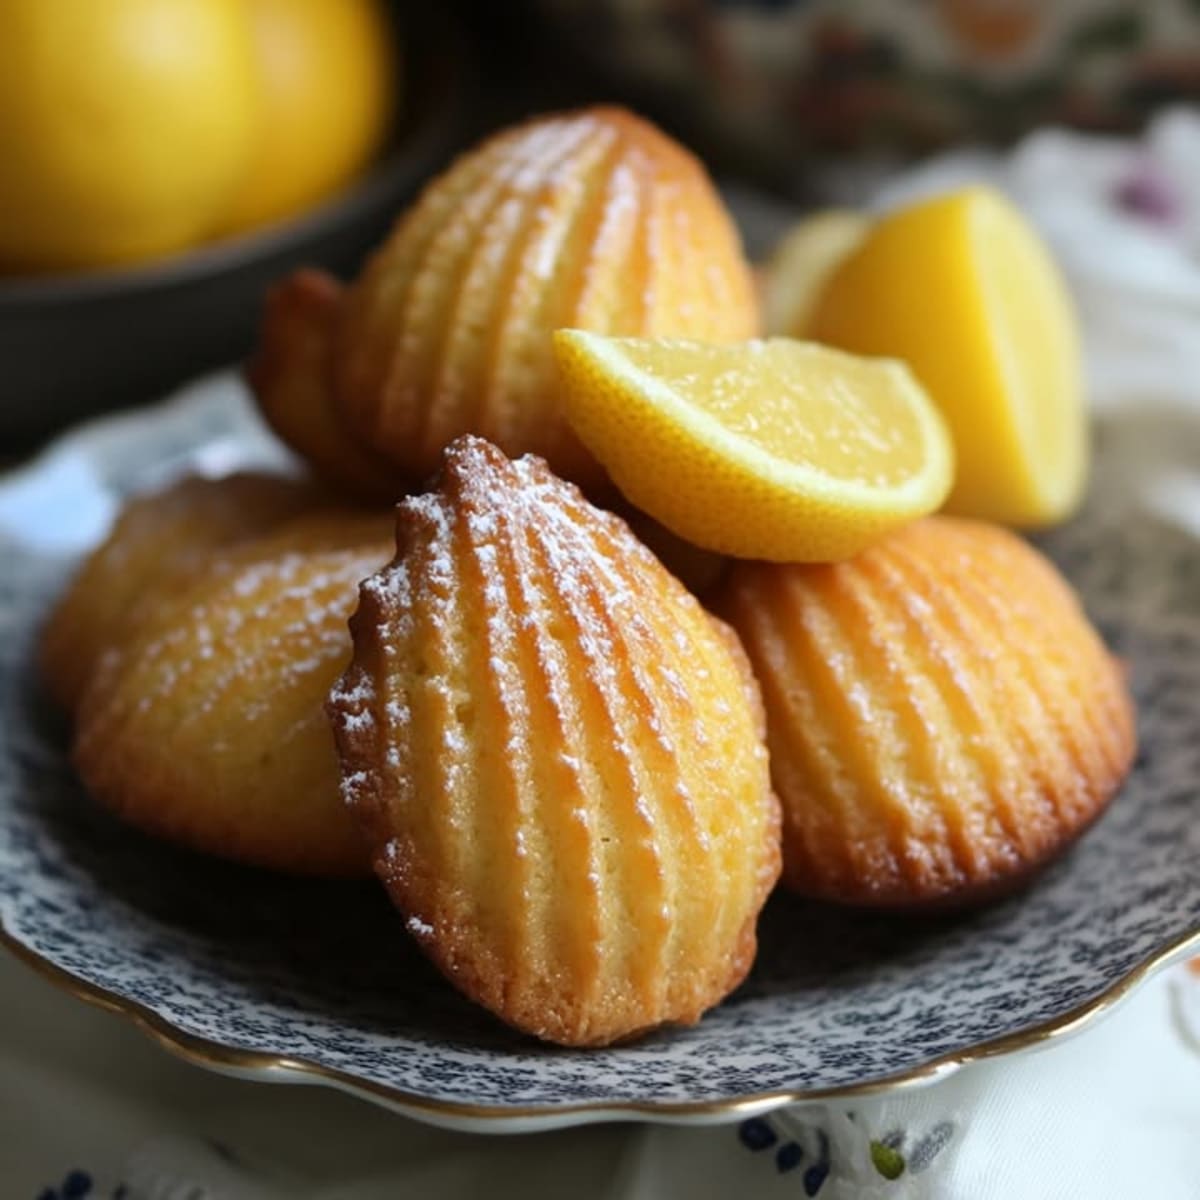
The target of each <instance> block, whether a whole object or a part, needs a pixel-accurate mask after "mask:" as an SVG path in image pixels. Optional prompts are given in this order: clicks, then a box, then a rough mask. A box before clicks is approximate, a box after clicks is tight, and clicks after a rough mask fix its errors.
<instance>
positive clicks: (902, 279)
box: [805, 187, 1088, 526]
mask: <svg viewBox="0 0 1200 1200" xmlns="http://www.w3.org/2000/svg"><path fill="white" fill-rule="evenodd" d="M805 336H806V337H811V338H814V339H815V340H817V341H820V342H826V343H828V344H829V345H831V346H838V347H840V348H841V349H843V350H849V351H851V352H853V353H855V354H885V355H889V356H891V357H894V358H899V359H902V360H903V361H904V362H906V363H908V365H909V366H910V367H912V369H913V373H914V374H915V375H916V377H917V378H918V379H919V380H920V381H921V383H922V384H923V385H924V386H925V388H926V389H927V390H928V392H929V395H930V396H931V397H932V398H933V401H934V403H935V404H937V406H938V408H939V409H940V410H941V412H942V415H943V416H944V417H945V418H946V421H947V423H948V424H949V426H950V431H951V433H952V434H953V436H954V446H955V450H956V452H957V455H958V477H957V480H956V482H955V485H954V490H953V492H952V493H951V494H950V498H949V500H948V501H947V504H946V508H947V510H948V511H950V512H956V513H961V514H962V515H964V516H970V517H982V518H985V519H988V520H992V521H1001V522H1004V523H1006V524H1010V525H1021V526H1037V525H1046V524H1050V523H1051V522H1054V521H1058V520H1061V519H1062V518H1063V517H1065V516H1067V515H1068V514H1069V513H1070V512H1071V510H1072V509H1073V508H1075V506H1076V505H1077V504H1078V503H1079V500H1080V497H1081V496H1082V494H1083V488H1084V483H1085V478H1086V475H1087V461H1088V444H1087V423H1086V412H1085V408H1084V396H1083V369H1082V364H1081V352H1080V339H1079V331H1078V328H1077V323H1076V319H1075V314H1074V312H1073V310H1072V307H1071V301H1070V297H1069V296H1068V294H1067V289H1066V286H1065V285H1064V283H1063V280H1062V277H1061V275H1060V274H1059V271H1058V268H1057V266H1056V265H1055V263H1054V260H1053V258H1052V257H1051V255H1050V253H1049V251H1048V250H1047V249H1046V247H1045V246H1044V245H1043V243H1042V241H1041V239H1040V238H1039V237H1038V235H1037V233H1036V232H1035V231H1034V229H1033V228H1032V227H1031V226H1030V225H1029V224H1028V223H1027V222H1026V220H1025V218H1024V217H1023V216H1022V215H1021V214H1020V213H1019V212H1018V211H1017V209H1015V208H1014V207H1013V206H1012V205H1011V204H1010V203H1009V202H1008V201H1007V200H1006V199H1005V198H1004V197H1003V196H1002V195H1000V194H999V193H998V192H995V191H993V190H992V189H990V188H986V187H970V188H964V189H961V190H959V191H957V192H951V193H948V194H946V195H942V196H937V197H935V198H933V199H931V200H923V201H920V202H918V203H916V204H913V205H911V206H909V207H907V208H903V209H898V210H897V211H895V212H892V213H889V214H888V215H886V216H884V217H882V218H880V219H879V221H877V222H876V223H875V224H874V225H873V226H872V227H871V229H870V230H869V231H868V232H867V233H866V235H865V237H864V238H863V239H862V240H861V241H860V242H859V243H858V245H857V246H856V247H855V248H853V249H852V250H851V251H850V252H849V254H847V255H846V256H845V257H844V258H843V259H842V260H841V261H840V262H839V263H838V264H837V265H836V266H835V267H834V269H833V271H832V273H831V275H830V277H829V280H828V283H827V284H826V285H825V287H824V289H823V290H822V291H821V294H820V296H819V297H818V299H817V301H816V305H815V308H814V310H813V313H812V317H811V319H810V320H809V322H808V324H807V325H806V327H805Z"/></svg>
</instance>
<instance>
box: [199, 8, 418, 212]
mask: <svg viewBox="0 0 1200 1200" xmlns="http://www.w3.org/2000/svg"><path fill="white" fill-rule="evenodd" d="M246 7H247V10H248V12H249V16H250V23H251V27H252V30H253V34H254V42H255V47H256V51H257V58H258V61H259V64H260V73H261V80H262V88H263V103H264V107H265V112H264V121H263V126H262V130H263V133H262V136H261V137H260V139H259V142H258V146H257V151H256V153H255V156H254V161H253V164H252V166H251V168H250V170H249V172H248V173H247V174H246V175H245V177H244V178H243V179H242V183H241V187H240V188H239V190H238V192H237V194H236V196H234V198H233V201H232V203H231V205H230V206H229V208H228V209H227V211H226V212H225V214H224V218H223V221H222V227H223V228H224V229H226V230H231V231H232V230H239V229H249V228H253V227H255V226H259V225H265V224H268V223H269V222H271V221H275V220H278V219H279V218H281V217H285V216H288V215H290V214H293V213H298V212H302V211H303V210H304V209H306V208H309V207H310V206H311V205H313V204H315V203H316V202H317V201H319V200H322V199H324V198H325V197H326V196H328V195H330V194H331V193H332V192H334V191H336V190H337V189H338V188H339V187H340V186H341V185H342V184H344V183H346V182H347V181H348V180H349V179H351V178H352V177H353V176H354V175H355V174H357V173H358V172H359V171H360V170H361V169H362V167H363V166H364V165H365V164H366V163H367V162H368V161H369V160H370V158H371V157H372V155H374V153H375V152H376V151H377V150H378V149H379V146H380V144H381V143H382V141H383V138H384V135H385V134H386V132H387V126H388V122H389V120H390V119H391V115H392V110H393V98H394V95H395V86H396V85H395V79H396V66H397V64H396V63H395V61H394V59H395V56H394V54H393V53H392V40H391V37H390V35H389V31H388V27H387V23H386V18H385V16H384V12H383V9H382V7H381V6H380V4H379V3H378V0H246Z"/></svg>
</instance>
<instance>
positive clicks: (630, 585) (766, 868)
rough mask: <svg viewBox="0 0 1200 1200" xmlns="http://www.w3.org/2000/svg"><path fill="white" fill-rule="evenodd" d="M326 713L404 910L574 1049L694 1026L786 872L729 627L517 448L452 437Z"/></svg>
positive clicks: (449, 961) (747, 687) (361, 615)
mask: <svg viewBox="0 0 1200 1200" xmlns="http://www.w3.org/2000/svg"><path fill="white" fill-rule="evenodd" d="M397 545H398V550H397V555H396V558H395V559H394V561H393V562H392V563H391V564H390V565H389V566H388V567H386V568H385V569H384V570H383V571H381V572H380V573H379V574H377V575H374V576H373V577H372V578H370V579H368V580H366V581H365V582H364V583H363V585H362V589H361V599H360V602H359V608H358V611H357V612H356V614H355V615H354V617H353V618H352V620H351V623H350V624H351V631H352V634H353V639H354V659H353V663H352V665H351V666H350V668H349V670H347V672H346V673H345V675H344V676H343V678H342V679H341V681H340V682H339V683H338V684H337V686H336V688H335V689H334V691H333V693H332V696H331V699H330V703H329V712H330V716H331V719H332V722H333V727H334V731H335V734H336V739H337V744H338V749H339V752H340V755H341V761H342V772H343V786H344V791H345V796H346V799H347V801H348V802H349V804H350V806H351V808H352V809H353V811H354V813H355V814H356V816H357V817H358V818H359V820H360V821H361V822H362V825H363V827H364V829H365V830H366V833H367V837H368V840H369V842H370V845H371V848H372V852H373V856H374V863H375V869H376V872H377V874H378V875H379V877H380V878H381V879H382V880H383V882H384V884H385V885H386V887H387V889H388V891H389V893H390V895H391V897H392V899H393V900H394V901H395V903H396V905H397V906H398V907H399V909H400V910H401V911H402V912H403V913H404V915H405V917H406V918H407V924H408V929H409V931H410V932H411V933H412V935H413V936H414V937H415V938H416V940H417V942H418V943H419V944H420V946H421V947H422V949H423V950H424V951H425V952H426V953H427V954H428V955H429V957H430V958H431V959H432V960H433V961H434V962H435V963H436V964H437V965H438V966H439V967H440V968H441V970H442V971H443V972H444V974H445V975H446V977H447V978H448V979H449V980H450V981H451V982H452V983H454V984H455V986H456V987H458V988H460V989H461V990H462V991H463V992H465V993H466V994H467V995H468V996H470V997H472V998H473V999H475V1000H476V1001H478V1002H480V1003H481V1004H483V1005H485V1006H486V1007H487V1008H489V1009H490V1010H491V1011H492V1012H494V1013H496V1014H497V1015H498V1016H500V1017H501V1018H502V1019H503V1020H505V1021H507V1022H509V1023H510V1024H512V1025H514V1026H516V1027H517V1028H518V1029H520V1030H523V1031H525V1032H527V1033H531V1034H534V1035H536V1036H537V1037H540V1038H543V1039H546V1040H549V1041H552V1042H558V1043H563V1044H568V1045H588V1044H604V1043H608V1042H612V1041H614V1040H617V1039H621V1038H626V1037H629V1036H631V1035H633V1034H635V1033H638V1032H639V1031H642V1030H646V1029H649V1028H652V1027H654V1026H658V1025H661V1024H663V1023H667V1022H693V1021H695V1020H697V1019H698V1018H699V1016H700V1014H701V1013H702V1012H703V1011H704V1010H705V1009H706V1008H708V1007H710V1006H711V1005H713V1004H715V1003H717V1002H718V1001H719V1000H720V999H721V998H722V997H723V996H725V995H726V994H727V993H728V992H729V991H730V990H731V989H732V988H733V987H735V986H736V985H737V984H738V983H739V982H740V981H741V979H742V978H743V977H744V975H745V974H746V971H747V970H748V969H749V966H750V963H751V960H752V958H753V956H754V950H755V923H756V919H757V916H758V913H759V910H760V908H761V906H762V904H763V902H764V900H765V898H766V895H767V893H768V891H769V890H770V888H771V886H772V885H773V884H774V882H775V880H776V877H777V875H778V871H779V845H778V838H779V827H778V822H779V814H778V804H777V801H776V800H775V798H774V796H773V795H772V794H771V791H770V786H769V782H768V768H767V758H766V750H765V747H764V745H763V742H762V733H763V729H762V714H761V707H760V703H759V700H758V695H757V689H756V688H755V686H754V682H753V679H752V677H751V675H750V673H749V670H748V666H747V664H746V661H745V658H744V655H743V654H742V652H741V650H740V647H739V646H738V644H737V639H736V638H735V637H733V635H732V633H731V632H730V631H729V630H728V629H727V628H726V627H725V626H723V625H722V624H721V623H720V622H718V621H716V620H715V619H713V618H712V617H710V616H709V615H708V614H707V613H705V611H704V610H703V609H702V608H701V607H700V606H699V604H698V603H697V602H696V600H695V599H694V598H693V597H692V596H691V594H690V593H688V592H687V591H686V589H684V587H683V586H682V585H681V584H680V583H679V582H678V581H677V580H676V579H675V578H674V577H673V576H671V575H670V574H669V573H668V572H667V571H666V570H664V569H663V567H662V566H661V564H660V563H659V562H658V561H657V559H655V558H654V556H653V555H652V554H651V553H650V552H649V551H648V550H647V549H646V548H645V547H644V546H643V545H642V544H641V543H640V542H639V541H638V540H637V539H636V538H635V537H634V536H633V535H632V534H631V533H630V531H629V529H628V527H627V526H626V525H625V524H624V523H623V522H622V521H620V520H619V519H618V518H616V517H614V516H612V515H611V514H608V513H605V512H602V511H600V510H598V509H596V508H593V507H592V506H591V505H589V504H588V503H587V502H586V501H584V500H583V498H582V496H581V495H580V493H579V491H578V490H577V489H576V488H574V487H573V486H570V485H568V484H565V483H563V482H562V481H561V480H559V479H557V478H556V477H555V476H554V475H553V474H551V472H550V471H549V469H548V468H547V467H546V465H545V463H544V462H542V461H541V460H540V459H537V458H534V457H532V456H526V457H524V458H521V459H519V460H517V461H515V462H510V461H509V460H508V459H507V458H506V457H505V456H504V455H503V454H502V453H501V452H500V451H499V450H497V449H496V448H495V447H494V446H492V445H490V444H489V443H487V442H485V441H484V440H482V439H480V438H475V437H464V438H460V439H458V440H457V441H455V442H454V443H453V444H452V445H451V446H450V448H449V449H448V450H447V452H446V454H445V462H444V466H443V470H442V473H441V477H440V483H439V486H438V489H437V490H436V491H434V492H432V493H430V494H428V495H425V496H420V497H410V498H409V499H407V500H405V501H403V502H402V503H401V505H400V507H399V509H398V522H397Z"/></svg>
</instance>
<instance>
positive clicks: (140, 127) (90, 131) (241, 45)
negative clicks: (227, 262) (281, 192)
mask: <svg viewBox="0 0 1200 1200" xmlns="http://www.w3.org/2000/svg"><path fill="white" fill-rule="evenodd" d="M259 106H260V100H259V88H258V80H257V76H256V68H255V63H254V50H253V45H252V43H251V39H250V30H249V26H248V23H247V21H246V17H245V13H244V11H243V4H242V0H104V2H103V3H83V4H72V3H63V0H4V3H3V4H0V146H2V147H3V154H2V155H0V268H3V269H4V270H56V269H67V268H74V267H96V266H103V265H106V264H109V263H120V262H131V261H135V260H138V259H144V258H150V257H153V256H155V255H159V254H166V253H169V252H171V251H173V250H177V249H179V248H181V247H183V246H186V245H189V244H190V243H192V242H195V241H196V240H198V239H199V238H201V237H203V236H204V235H205V234H206V233H207V232H208V231H210V230H211V229H212V228H213V225H214V223H215V222H216V220H217V219H218V216H219V214H220V212H221V210H222V209H223V208H224V207H225V206H226V205H227V204H228V202H229V199H230V197H231V196H232V194H233V189H234V188H235V187H236V186H237V183H238V180H239V179H240V178H241V177H242V175H243V173H244V172H245V170H246V169H247V166H248V165H249V163H250V160H251V156H252V154H253V153H254V147H255V142H256V139H257V137H258V134H259V120H260V111H259Z"/></svg>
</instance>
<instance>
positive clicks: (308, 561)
mask: <svg viewBox="0 0 1200 1200" xmlns="http://www.w3.org/2000/svg"><path fill="white" fill-rule="evenodd" d="M390 526H391V520H390V516H388V515H386V514H384V515H382V516H381V515H379V514H370V515H366V514H362V513H359V512H351V511H342V510H328V509H323V510H318V511H315V512H313V513H310V514H308V515H305V516H303V517H300V518H297V519H295V520H293V521H290V522H286V523H283V524H281V525H280V526H278V527H277V528H276V529H274V530H273V531H271V532H270V533H269V534H267V535H265V536H263V537H261V538H258V539H255V540H253V541H250V542H246V543H242V544H239V545H236V546H231V547H227V548H225V549H224V550H222V551H220V552H213V553H212V554H210V555H209V557H208V560H207V562H206V569H205V570H204V571H203V572H198V573H196V574H195V575H194V576H192V577H191V578H189V579H188V580H187V581H186V583H182V584H181V585H180V586H179V587H176V588H173V589H170V590H168V591H165V592H159V593H158V594H156V595H155V596H154V598H153V599H154V603H153V604H148V605H147V606H145V608H144V610H143V612H142V615H141V619H140V620H139V622H138V625H137V628H136V629H134V630H131V631H130V632H129V634H128V636H127V637H126V638H125V639H124V641H122V642H121V643H119V644H117V645H116V646H114V647H113V648H112V649H111V650H109V651H108V652H107V653H106V654H104V655H103V656H102V658H101V660H100V662H99V664H98V665H97V667H96V669H95V671H94V673H93V675H92V678H91V680H90V682H89V684H88V686H87V688H86V690H85V692H84V695H83V698H82V701H81V703H80V706H79V714H78V722H77V728H76V737H75V743H74V747H73V757H74V760H75V763H76V766H77V767H78V769H79V773H80V776H81V778H82V780H83V782H84V784H85V786H86V787H87V789H88V791H89V792H90V793H91V794H92V795H93V797H94V798H95V799H97V800H98V801H100V802H101V803H102V804H104V805H105V806H106V807H107V808H109V809H110V810H111V811H113V812H114V813H116V814H117V815H118V816H119V817H121V818H122V819H123V820H125V821H127V822H129V823H130V824H133V825H135V826H138V827H139V828H141V829H143V830H144V831H146V832H148V833H151V834H154V835H156V836H159V837H162V838H166V839H169V840H171V841H174V842H178V843H181V844H183V845H187V846H190V847H192V848H193V849H197V850H200V851H203V852H206V853H209V854H215V855H218V856H220V857H224V858H228V859H233V860H236V861H240V862H244V863H249V864H252V865H257V866H264V867H271V868H275V869H278V870H284V871H291V872H295V873H301V874H316V875H334V876H337V875H362V874H366V873H367V872H368V871H369V866H368V859H367V854H366V851H365V849H364V846H363V843H362V839H361V835H360V834H359V832H358V830H357V828H356V827H355V824H354V822H353V821H352V820H351V819H350V817H349V815H348V814H347V813H346V811H345V808H344V806H343V805H342V803H341V798H340V791H339V783H340V777H339V772H338V763H337V756H336V752H335V748H334V745H333V739H332V737H331V736H330V732H329V727H328V722H327V720H326V718H325V713H324V702H325V699H326V697H327V695H328V692H329V688H330V686H331V685H332V684H333V682H334V680H335V679H336V678H337V677H338V675H339V674H340V673H341V671H343V670H344V669H345V666H346V663H347V662H348V661H349V658H350V636H349V632H348V629H347V626H346V621H347V618H348V616H349V614H350V611H351V610H352V608H353V607H354V602H355V598H356V596H357V587H358V583H359V581H360V580H361V579H363V578H364V577H365V576H366V575H368V574H370V573H371V572H372V571H374V570H376V569H378V567H379V566H380V565H381V564H383V563H384V562H386V561H387V558H388V556H389V554H390V553H391V548H392V542H391V538H390V536H389V533H390Z"/></svg>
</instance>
